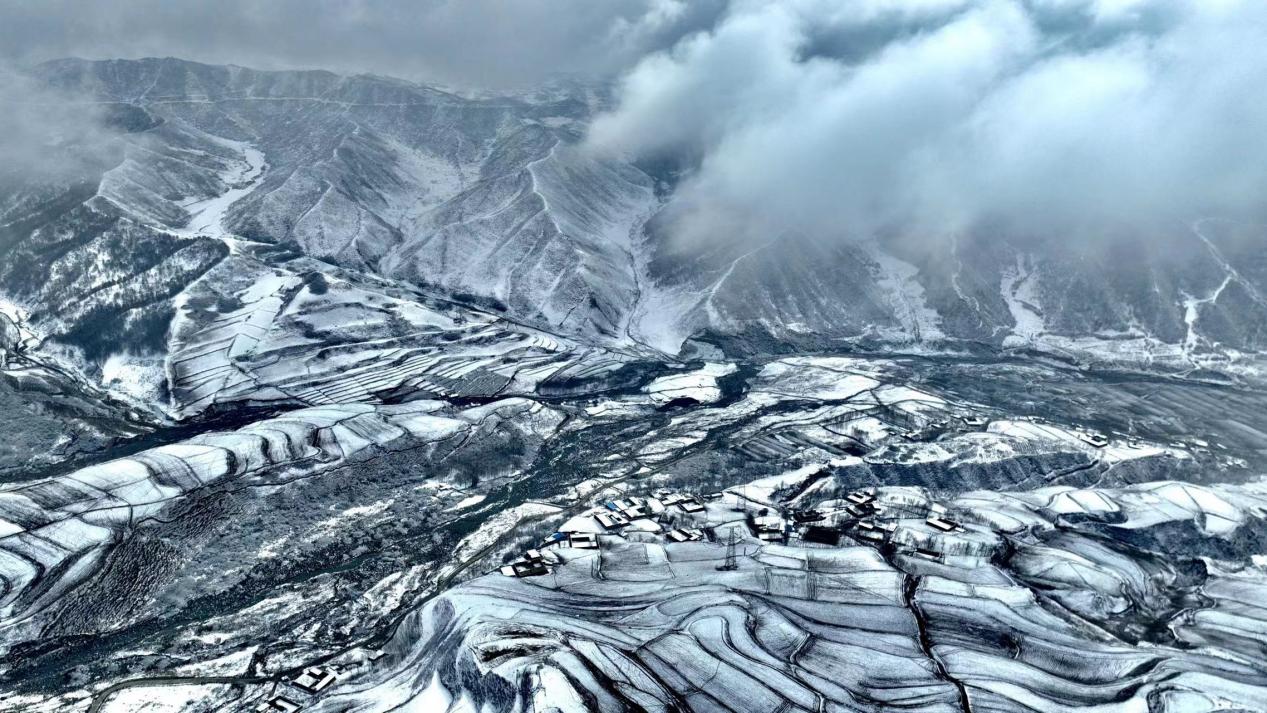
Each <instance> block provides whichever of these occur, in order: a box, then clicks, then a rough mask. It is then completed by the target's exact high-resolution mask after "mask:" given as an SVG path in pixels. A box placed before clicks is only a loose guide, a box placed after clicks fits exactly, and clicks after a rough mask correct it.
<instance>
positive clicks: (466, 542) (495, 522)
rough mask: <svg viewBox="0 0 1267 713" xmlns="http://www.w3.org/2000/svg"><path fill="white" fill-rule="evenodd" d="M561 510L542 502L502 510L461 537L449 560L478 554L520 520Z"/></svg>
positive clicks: (457, 560) (462, 560) (461, 560)
mask: <svg viewBox="0 0 1267 713" xmlns="http://www.w3.org/2000/svg"><path fill="white" fill-rule="evenodd" d="M561 510H562V508H559V507H557V506H555V505H546V504H544V503H524V504H522V505H516V506H515V507H513V508H510V509H509V510H503V511H501V512H499V513H497V514H496V515H494V516H492V517H490V518H488V519H487V520H485V521H484V524H482V525H480V527H479V529H478V530H476V531H475V532H472V533H471V534H469V535H467V536H466V537H463V538H462V541H461V542H459V543H458V546H457V547H456V548H454V550H453V558H452V560H451V561H452V562H457V563H460V562H465V561H466V560H468V559H471V558H472V557H474V556H475V555H477V554H479V552H480V550H483V549H484V548H486V547H488V546H490V545H492V544H493V543H495V542H497V540H498V539H499V538H500V537H501V536H502V535H505V534H506V533H507V532H510V531H511V530H512V529H514V527H515V526H516V525H518V524H519V523H520V521H522V520H526V519H528V518H531V517H540V516H542V515H553V514H555V513H558V512H560V511H561Z"/></svg>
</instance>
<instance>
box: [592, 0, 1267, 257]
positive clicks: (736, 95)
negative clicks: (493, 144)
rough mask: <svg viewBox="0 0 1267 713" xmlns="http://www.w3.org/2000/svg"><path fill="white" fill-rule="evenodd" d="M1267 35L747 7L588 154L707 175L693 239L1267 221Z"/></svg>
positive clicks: (909, 11)
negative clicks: (667, 162) (663, 163)
mask: <svg viewBox="0 0 1267 713" xmlns="http://www.w3.org/2000/svg"><path fill="white" fill-rule="evenodd" d="M1264 37H1267V3H1263V2H1261V0H1202V2H1187V1H1185V0H857V1H855V2H849V3H841V2H833V1H828V0H783V1H781V2H759V1H756V0H735V2H732V3H731V4H730V6H729V7H728V9H727V10H726V12H725V13H724V15H723V16H722V17H720V18H719V19H718V21H717V23H716V24H715V26H713V27H712V28H710V29H708V30H707V31H703V32H699V33H696V34H693V35H690V36H686V37H684V38H683V39H681V40H680V41H678V42H677V43H676V44H674V45H673V46H672V47H670V48H667V49H665V50H662V51H657V52H654V53H652V54H650V55H649V56H647V57H645V58H644V59H642V60H641V61H640V62H639V63H638V64H637V65H636V66H635V67H634V68H633V69H632V70H631V71H630V72H629V73H628V74H627V75H626V76H625V77H624V79H623V81H622V83H621V87H620V91H619V98H620V100H619V104H618V106H617V107H616V108H615V109H614V110H613V111H612V112H611V113H609V114H607V115H604V116H601V117H600V118H599V119H598V120H597V121H596V122H595V124H594V125H593V127H592V130H591V133H590V136H589V140H588V141H589V144H590V146H591V147H593V148H595V149H596V150H601V151H607V152H620V153H624V154H629V155H632V156H634V157H637V158H641V159H665V158H680V157H689V159H690V163H689V165H688V166H687V170H686V172H685V175H684V177H683V178H682V180H681V182H680V184H679V185H678V187H677V191H676V194H675V200H674V202H673V205H672V206H671V209H670V224H671V225H672V228H673V229H672V232H673V233H674V234H676V235H677V236H679V237H681V238H683V239H685V240H716V239H719V238H726V239H729V238H735V237H738V238H748V239H761V240H768V239H770V238H773V237H778V236H779V235H786V234H801V235H808V236H812V237H821V238H825V239H841V238H844V239H853V238H867V237H872V236H876V235H886V234H898V235H903V236H916V237H919V236H950V235H957V234H962V233H967V232H972V231H978V232H979V231H982V230H984V229H986V228H985V226H990V229H999V230H1007V231H1009V234H1011V235H1014V236H1017V235H1018V236H1026V235H1029V236H1032V237H1034V238H1036V239H1040V240H1046V241H1062V240H1072V239H1074V236H1092V235H1096V234H1102V233H1104V232H1106V231H1108V232H1122V231H1134V232H1147V231H1149V230H1154V229H1157V228H1158V227H1160V226H1167V225H1168V224H1169V223H1171V222H1173V221H1190V220H1192V219H1194V218H1197V217H1200V216H1206V215H1221V216H1229V217H1232V216H1235V217H1261V215H1262V212H1263V211H1262V209H1263V207H1264V198H1265V197H1267V142H1264V141H1263V139H1262V136H1263V132H1264V129H1267V92H1264V91H1263V90H1262V88H1263V87H1265V86H1267V42H1264V41H1263V38H1264Z"/></svg>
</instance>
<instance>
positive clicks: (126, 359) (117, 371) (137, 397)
mask: <svg viewBox="0 0 1267 713" xmlns="http://www.w3.org/2000/svg"><path fill="white" fill-rule="evenodd" d="M166 384H167V366H166V364H165V362H164V359H163V358H162V357H160V356H139V355H136V354H132V353H130V352H118V353H115V354H111V355H110V356H109V358H107V359H106V362H105V364H103V365H102V366H101V386H102V387H103V388H105V389H106V390H107V391H110V392H111V393H113V394H116V395H119V396H121V397H123V398H124V399H126V400H128V401H135V402H138V403H142V404H160V403H162V402H163V400H164V398H163V397H164V393H163V392H164V389H165V387H166Z"/></svg>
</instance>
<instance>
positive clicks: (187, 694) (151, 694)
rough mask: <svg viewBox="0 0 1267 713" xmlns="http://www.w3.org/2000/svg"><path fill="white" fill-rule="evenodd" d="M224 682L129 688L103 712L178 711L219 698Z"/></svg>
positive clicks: (118, 695) (111, 699)
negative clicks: (218, 694)
mask: <svg viewBox="0 0 1267 713" xmlns="http://www.w3.org/2000/svg"><path fill="white" fill-rule="evenodd" d="M227 688H228V687H227V686H223V685H218V686H217V685H199V684H195V685H187V686H186V685H161V686H144V687H137V688H125V689H123V690H121V691H119V692H118V693H116V694H114V695H113V696H112V697H111V698H110V700H109V701H107V702H106V704H105V705H104V706H102V707H101V709H100V710H101V713H169V712H170V713H178V711H183V710H186V707H187V706H191V705H193V704H195V703H197V702H199V701H207V700H211V699H213V698H215V697H216V695H217V693H218V692H219V691H220V690H225V689H227Z"/></svg>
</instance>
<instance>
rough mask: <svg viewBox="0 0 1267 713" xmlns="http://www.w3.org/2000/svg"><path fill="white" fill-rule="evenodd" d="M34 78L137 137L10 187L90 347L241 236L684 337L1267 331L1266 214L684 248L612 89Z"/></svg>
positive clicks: (647, 335)
mask: <svg viewBox="0 0 1267 713" xmlns="http://www.w3.org/2000/svg"><path fill="white" fill-rule="evenodd" d="M34 73H35V75H36V76H37V77H38V79H39V81H40V82H42V83H43V84H44V85H46V86H48V87H51V88H54V89H56V90H59V91H62V90H64V91H67V92H71V93H72V96H76V97H80V98H83V97H89V98H91V101H93V102H97V103H100V105H103V106H107V107H109V112H108V115H107V116H108V118H109V122H110V125H111V127H112V128H113V129H114V130H115V131H116V132H117V133H116V134H115V136H116V138H114V139H112V140H111V142H110V145H109V147H108V150H105V151H97V152H95V153H94V154H93V156H94V158H95V162H94V163H91V164H90V166H89V169H88V170H85V171H84V173H83V174H82V175H78V176H75V177H74V180H64V181H62V182H61V183H59V184H55V185H21V184H20V182H19V185H17V186H16V187H15V188H14V190H11V191H10V192H8V193H7V194H6V195H5V197H4V199H3V203H2V204H0V224H2V225H3V228H0V230H2V231H3V232H2V233H0V243H2V244H3V245H4V246H5V248H6V250H7V251H9V253H10V254H11V255H13V256H14V258H13V259H10V260H7V261H6V262H5V264H4V266H3V271H0V292H3V293H4V294H5V295H6V296H7V297H8V298H9V299H11V300H14V301H17V302H20V303H22V304H24V305H26V306H27V307H29V308H30V311H31V318H32V322H33V323H34V324H36V325H38V326H40V327H41V329H42V331H44V332H45V333H47V334H48V335H50V336H53V337H56V338H57V339H58V340H60V341H64V342H67V343H69V344H71V345H74V346H77V347H79V348H81V349H83V350H84V352H85V356H86V357H87V359H88V360H89V361H92V362H96V363H100V362H103V361H104V360H105V359H107V358H109V357H110V354H111V352H112V350H118V349H120V347H122V346H126V348H127V349H128V350H130V351H132V352H135V353H159V354H162V353H165V352H166V350H167V348H168V345H167V344H166V343H165V342H166V340H167V339H168V338H169V336H170V334H169V333H170V331H171V330H170V324H171V319H172V317H173V316H174V314H175V311H176V307H177V306H178V305H179V304H180V303H181V302H182V301H183V299H184V298H182V297H181V295H182V294H183V293H184V292H185V291H186V289H187V288H188V287H189V286H190V285H192V284H194V283H196V282H197V281H198V280H199V279H200V278H201V276H203V275H204V274H205V273H206V272H207V271H208V270H210V269H211V268H212V266H213V265H215V264H217V263H219V262H221V261H223V260H226V259H227V258H228V257H229V256H230V254H232V253H233V252H234V250H236V249H238V248H235V245H237V246H239V247H240V245H242V244H246V243H255V244H261V245H267V246H270V250H271V252H270V255H272V256H273V257H272V258H270V259H273V260H277V259H288V258H290V257H293V255H294V254H296V253H298V254H303V255H307V256H310V257H313V258H317V259H319V260H322V261H325V262H328V263H332V264H334V265H338V266H340V267H343V268H346V269H350V270H354V271H357V272H361V273H364V274H366V275H371V276H375V277H383V278H388V279H391V280H397V281H400V282H402V283H405V284H409V285H413V286H417V287H421V288H424V289H427V290H430V291H432V292H434V293H437V294H444V295H448V296H450V297H453V298H455V299H458V300H459V301H463V302H467V303H469V304H472V305H476V306H481V307H483V308H489V309H494V310H496V311H498V312H500V313H502V314H504V315H506V316H508V317H511V318H513V319H515V320H516V321H520V322H524V323H527V324H531V325H533V326H535V327H539V328H544V329H548V330H551V331H553V332H555V333H560V334H564V335H570V336H575V337H579V338H581V339H585V340H591V341H594V342H595V343H612V342H615V343H623V344H635V343H642V344H646V345H649V346H652V347H654V348H655V349H658V350H661V351H663V352H667V353H671V354H672V353H677V352H679V350H681V349H682V347H683V345H684V344H685V343H686V342H688V340H690V339H692V338H705V339H708V340H709V341H714V342H715V341H718V340H721V341H723V342H724V343H725V344H726V345H727V347H728V348H732V349H737V350H739V351H743V352H748V353H763V352H770V351H782V350H787V349H789V348H807V347H812V348H828V349H849V348H865V347H868V346H877V345H895V344H897V345H902V347H903V348H905V349H961V348H965V347H970V348H974V349H975V348H981V347H985V348H994V349H997V348H1021V349H1034V350H1038V351H1042V352H1048V353H1053V354H1059V355H1063V356H1066V357H1069V358H1072V359H1074V360H1077V361H1090V362H1098V363H1107V364H1114V365H1122V364H1125V365H1128V366H1131V367H1148V366H1162V367H1165V368H1168V369H1174V370H1183V371H1190V370H1192V369H1194V368H1198V367H1213V368H1215V369H1220V370H1225V371H1242V372H1245V371H1251V372H1252V371H1253V367H1254V364H1255V362H1256V361H1257V352H1259V351H1260V350H1261V349H1263V348H1264V346H1265V345H1267V341H1265V340H1267V336H1265V335H1264V333H1263V326H1264V324H1267V302H1265V301H1264V299H1263V296H1262V290H1263V289H1267V265H1265V264H1264V263H1263V261H1262V259H1261V251H1259V250H1256V249H1254V246H1255V245H1256V244H1257V243H1258V239H1260V238H1261V234H1260V233H1261V228H1259V227H1257V226H1244V225H1232V224H1226V223H1221V222H1220V221H1218V220H1205V221H1200V222H1196V223H1194V224H1193V225H1191V226H1175V227H1174V229H1173V231H1172V232H1173V234H1172V235H1165V236H1148V235H1145V236H1136V237H1135V238H1134V239H1132V240H1130V241H1122V240H1117V241H1110V242H1102V243H1096V242H1091V241H1082V242H1078V241H1075V242H1077V244H1080V245H1086V246H1090V247H1082V248H1077V249H1072V248H1068V247H1064V246H1047V247H1043V246H1035V245H1033V244H1032V243H1029V242H1025V241H1022V240H1020V239H1016V238H1013V237H1011V236H1006V235H1003V236H997V235H989V236H976V237H968V238H964V239H962V240H960V241H956V242H953V243H933V244H926V245H920V246H918V247H912V246H910V245H909V244H907V243H896V242H884V243H881V242H873V243H865V244H859V243H848V242H841V243H835V244H821V243H815V242H810V241H805V240H799V239H797V238H795V237H788V236H770V240H769V241H768V242H765V243H761V244H757V245H752V244H729V243H727V242H725V241H724V240H719V241H717V242H712V243H709V244H708V245H707V246H683V245H682V244H681V243H680V242H679V241H676V240H674V236H672V235H670V234H667V232H666V230H665V229H664V228H663V227H662V221H659V220H658V217H659V215H661V214H662V212H663V211H664V210H665V209H666V206H670V205H671V204H672V201H673V200H674V198H673V194H672V190H671V185H672V180H671V179H670V178H669V177H665V176H653V175H649V174H648V171H650V170H651V169H648V170H647V171H644V170H643V168H640V167H639V166H635V165H632V164H629V163H625V162H621V161H619V160H616V159H612V158H597V157H595V156H593V155H590V154H589V153H587V152H586V151H585V150H583V149H582V148H580V146H579V143H580V141H581V139H582V137H583V134H584V131H585V128H586V124H587V121H588V120H589V119H590V118H591V117H592V116H593V114H594V112H595V111H597V110H599V109H601V107H602V106H603V102H604V99H603V97H604V92H603V91H602V88H592V87H585V86H582V85H578V84H575V83H570V84H569V83H560V84H559V85H557V86H553V87H550V88H548V89H547V90H543V91H540V92H535V93H533V92H526V93H519V94H514V95H504V96H493V97H490V96H481V97H479V98H470V97H461V96H456V95H454V94H450V93H446V92H443V91H438V90H435V89H431V88H428V87H425V86H420V85H416V84H410V83H406V82H402V81H398V80H393V79H388V78H382V77H373V76H355V77H343V76H338V75H335V74H331V73H328V72H317V71H311V72H298V71H288V72H261V71H255V70H250V69H245V68H241V67H217V66H208V65H202V64H195V63H191V62H185V61H180V60H175V59H147V60H137V61H101V62H91V61H81V60H63V61H56V62H51V63H47V64H44V65H40V66H39V67H37V68H36V69H35V70H34ZM71 150H74V148H72V149H71ZM652 172H653V173H654V171H652ZM1161 238H1164V241H1161V240H1160V239H1161ZM1158 242H1163V243H1164V245H1165V249H1164V250H1163V249H1155V248H1152V247H1151V246H1153V245H1154V244H1155V243H1158ZM257 247H258V246H257ZM85 275H91V277H90V278H85ZM68 297H69V299H68ZM102 333H108V334H110V335H111V339H109V340H102V339H101V338H100V336H101V334H102ZM120 337H121V338H120ZM106 341H108V344H107V343H106Z"/></svg>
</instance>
